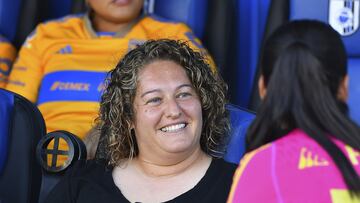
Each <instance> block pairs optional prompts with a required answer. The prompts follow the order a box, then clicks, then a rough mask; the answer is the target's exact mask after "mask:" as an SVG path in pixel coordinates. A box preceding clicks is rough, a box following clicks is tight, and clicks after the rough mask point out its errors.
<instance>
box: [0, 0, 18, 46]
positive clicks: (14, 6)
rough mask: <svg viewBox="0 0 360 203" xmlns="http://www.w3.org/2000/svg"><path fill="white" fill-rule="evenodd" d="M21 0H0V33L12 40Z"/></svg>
mask: <svg viewBox="0 0 360 203" xmlns="http://www.w3.org/2000/svg"><path fill="white" fill-rule="evenodd" d="M21 4H22V0H11V1H9V0H0V33H1V34H2V35H3V36H4V37H5V38H7V39H8V40H10V41H11V42H13V40H14V39H15V35H16V31H17V25H18V19H19V15H20V12H21Z"/></svg>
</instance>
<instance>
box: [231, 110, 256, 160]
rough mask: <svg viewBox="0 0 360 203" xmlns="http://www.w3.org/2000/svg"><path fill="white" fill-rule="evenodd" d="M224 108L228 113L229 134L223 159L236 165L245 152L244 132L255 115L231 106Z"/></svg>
mask: <svg viewBox="0 0 360 203" xmlns="http://www.w3.org/2000/svg"><path fill="white" fill-rule="evenodd" d="M226 108H227V110H228V111H229V113H230V125H231V132H230V141H229V144H228V146H227V152H226V154H225V156H224V159H225V160H226V161H228V162H232V163H236V164H238V163H239V161H240V159H241V157H242V156H243V154H244V152H245V138H246V132H247V129H248V127H249V125H250V124H251V122H252V121H253V120H254V118H255V114H254V113H252V112H249V111H248V110H245V109H243V108H240V107H238V106H235V105H232V104H229V105H227V107H226Z"/></svg>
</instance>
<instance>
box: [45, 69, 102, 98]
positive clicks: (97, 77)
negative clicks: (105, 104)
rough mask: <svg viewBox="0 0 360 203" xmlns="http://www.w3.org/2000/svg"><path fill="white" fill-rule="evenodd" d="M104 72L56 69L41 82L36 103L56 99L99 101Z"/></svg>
mask: <svg viewBox="0 0 360 203" xmlns="http://www.w3.org/2000/svg"><path fill="white" fill-rule="evenodd" d="M106 75H107V73H106V72H92V71H57V72H52V73H49V74H47V75H46V76H45V77H44V79H43V81H42V83H41V88H40V92H39V97H38V104H43V103H46V102H56V101H87V102H99V101H100V97H101V93H102V91H103V89H104V87H103V86H104V85H103V84H104V80H105V78H106Z"/></svg>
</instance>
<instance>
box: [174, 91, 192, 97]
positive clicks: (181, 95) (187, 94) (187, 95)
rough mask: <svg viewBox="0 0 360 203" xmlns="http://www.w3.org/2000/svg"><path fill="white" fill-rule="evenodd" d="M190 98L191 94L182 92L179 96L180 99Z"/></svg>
mask: <svg viewBox="0 0 360 203" xmlns="http://www.w3.org/2000/svg"><path fill="white" fill-rule="evenodd" d="M189 96H191V93H189V92H181V93H179V94H178V95H177V97H178V98H186V97H189Z"/></svg>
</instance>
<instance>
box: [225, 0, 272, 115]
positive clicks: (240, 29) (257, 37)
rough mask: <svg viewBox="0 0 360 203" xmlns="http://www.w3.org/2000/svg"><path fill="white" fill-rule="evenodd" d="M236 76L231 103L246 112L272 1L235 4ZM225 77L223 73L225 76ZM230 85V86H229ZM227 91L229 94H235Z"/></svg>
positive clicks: (241, 1) (253, 0) (240, 0)
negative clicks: (236, 38) (244, 109)
mask: <svg viewBox="0 0 360 203" xmlns="http://www.w3.org/2000/svg"><path fill="white" fill-rule="evenodd" d="M236 2H237V5H236V8H237V16H236V18H237V30H236V31H235V32H236V33H237V37H238V40H237V44H236V45H237V48H236V49H237V50H236V58H237V60H236V64H235V65H236V66H235V68H236V73H235V74H233V78H231V81H232V82H234V83H235V84H232V86H233V89H234V90H235V91H236V93H232V95H233V97H232V98H231V99H232V100H231V101H232V103H235V104H237V105H240V106H241V107H245V108H248V107H249V102H250V95H251V92H252V89H253V85H257V84H256V83H254V78H255V75H256V69H257V62H258V59H259V53H260V47H261V42H262V39H263V35H264V31H265V25H266V20H267V17H268V10H269V7H270V3H271V0H251V1H244V0H237V1H236ZM225 74H226V73H225ZM231 81H230V82H231ZM234 90H230V91H234Z"/></svg>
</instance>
